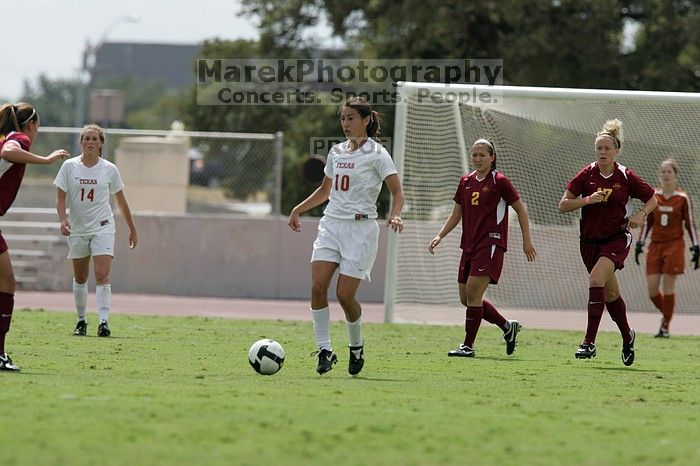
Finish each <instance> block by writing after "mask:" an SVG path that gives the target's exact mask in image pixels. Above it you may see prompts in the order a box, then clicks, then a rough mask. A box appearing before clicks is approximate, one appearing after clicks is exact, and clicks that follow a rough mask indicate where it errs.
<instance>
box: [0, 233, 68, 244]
mask: <svg viewBox="0 0 700 466" xmlns="http://www.w3.org/2000/svg"><path fill="white" fill-rule="evenodd" d="M2 236H3V238H5V241H7V242H8V243H65V242H66V240H65V236H61V235H24V234H15V233H8V234H5V233H3V234H2Z"/></svg>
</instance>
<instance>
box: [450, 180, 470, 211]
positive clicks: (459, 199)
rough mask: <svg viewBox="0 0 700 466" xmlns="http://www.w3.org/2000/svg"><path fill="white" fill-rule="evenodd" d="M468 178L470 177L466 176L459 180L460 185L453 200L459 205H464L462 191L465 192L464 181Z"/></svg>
mask: <svg viewBox="0 0 700 466" xmlns="http://www.w3.org/2000/svg"><path fill="white" fill-rule="evenodd" d="M467 176H468V175H464V176H463V177H462V178H460V179H459V184H458V185H457V191H456V192H455V197H453V198H452V199H453V200H454V201H455V202H456V203H457V204H459V205H462V191H464V188H463V186H464V180H465V179H466V178H467Z"/></svg>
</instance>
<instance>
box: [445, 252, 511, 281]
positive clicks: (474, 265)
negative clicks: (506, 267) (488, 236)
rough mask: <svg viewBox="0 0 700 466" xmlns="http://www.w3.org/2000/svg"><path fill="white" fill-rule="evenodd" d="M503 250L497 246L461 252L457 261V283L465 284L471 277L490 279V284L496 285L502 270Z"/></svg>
mask: <svg viewBox="0 0 700 466" xmlns="http://www.w3.org/2000/svg"><path fill="white" fill-rule="evenodd" d="M505 252H506V251H505V249H503V248H499V247H498V246H495V245H494V246H486V247H484V248H481V249H478V250H476V251H474V252H464V251H462V258H461V259H460V261H459V273H458V274H457V282H458V283H467V278H469V276H470V275H473V276H477V277H478V276H482V277H483V276H488V277H491V283H492V284H494V285H495V284H496V283H498V279H499V278H500V276H501V270H502V269H503V258H504V256H505Z"/></svg>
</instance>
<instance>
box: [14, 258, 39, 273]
mask: <svg viewBox="0 0 700 466" xmlns="http://www.w3.org/2000/svg"><path fill="white" fill-rule="evenodd" d="M39 267H41V262H39V261H36V260H13V261H12V268H13V269H14V271H15V272H17V271H18V270H20V269H22V270H35V271H36V270H38V269H39Z"/></svg>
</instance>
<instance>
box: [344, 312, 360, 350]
mask: <svg viewBox="0 0 700 466" xmlns="http://www.w3.org/2000/svg"><path fill="white" fill-rule="evenodd" d="M345 325H346V326H347V328H348V339H349V340H350V346H362V345H364V341H363V340H362V317H361V316H360V317H358V319H357V320H356V321H355V322H350V321H349V320H345Z"/></svg>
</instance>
